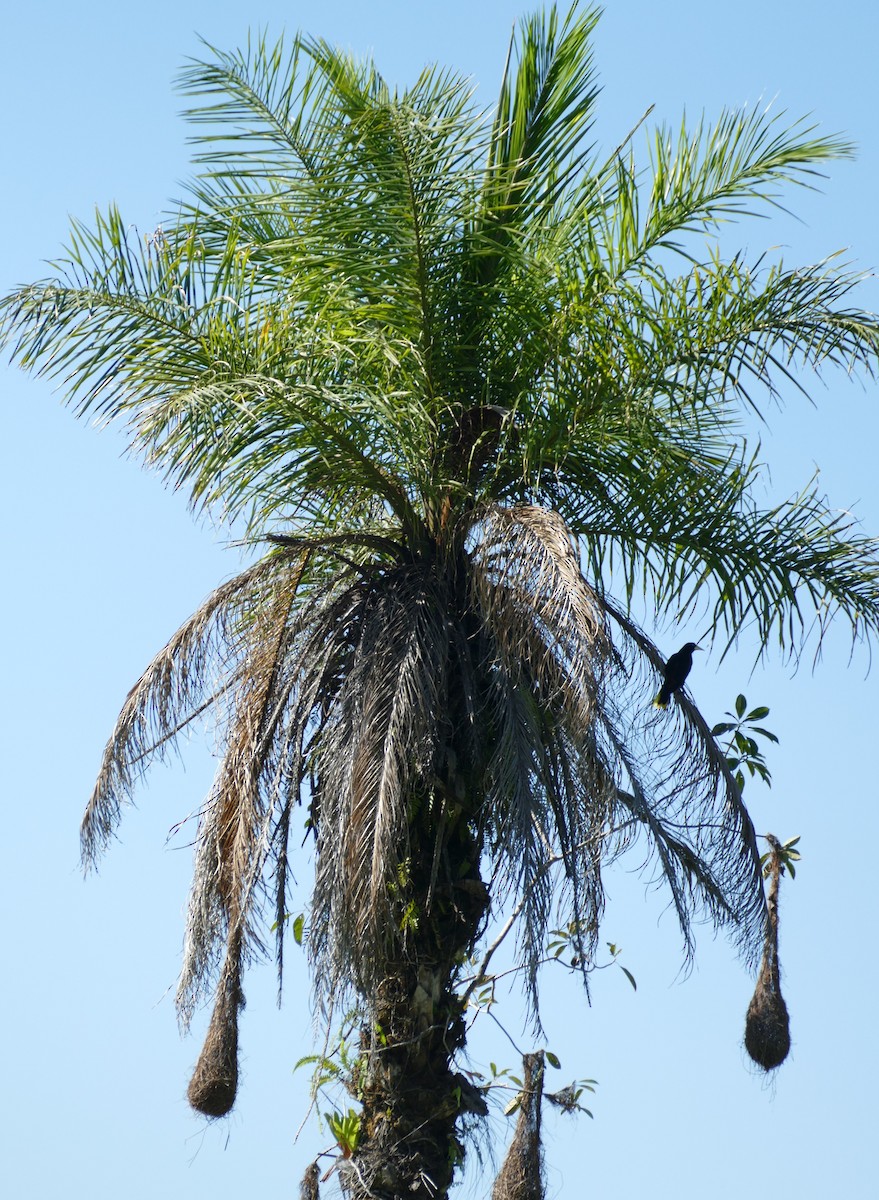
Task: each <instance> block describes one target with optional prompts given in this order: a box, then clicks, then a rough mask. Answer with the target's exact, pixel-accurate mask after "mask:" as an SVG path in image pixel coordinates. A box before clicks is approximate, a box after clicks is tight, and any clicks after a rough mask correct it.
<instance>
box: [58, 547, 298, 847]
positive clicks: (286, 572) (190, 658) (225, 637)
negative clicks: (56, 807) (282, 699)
mask: <svg viewBox="0 0 879 1200" xmlns="http://www.w3.org/2000/svg"><path fill="white" fill-rule="evenodd" d="M302 566H303V551H302V550H297V551H292V550H283V551H275V552H274V553H272V554H269V555H267V556H266V557H265V558H263V559H261V560H260V561H259V562H257V563H255V564H254V565H253V566H251V567H248V569H247V570H246V571H243V572H242V573H241V574H240V575H238V576H236V577H235V578H234V579H231V580H229V582H228V583H224V584H223V585H222V586H221V587H219V588H217V589H216V591H214V592H212V593H211V595H210V596H209V597H208V598H207V600H206V601H205V602H204V604H202V606H201V607H200V608H199V609H198V611H197V612H196V613H195V614H194V615H193V616H192V617H190V619H189V620H188V621H187V622H186V623H185V624H184V625H182V626H181V627H180V629H178V631H177V632H176V633H175V634H174V636H173V637H172V638H171V640H170V642H168V644H167V645H166V646H165V647H164V649H163V650H161V651H160V652H159V654H157V655H156V657H155V658H154V659H153V661H152V662H151V663H150V665H149V666H148V667H147V669H146V671H144V673H143V675H142V676H141V677H140V679H139V680H138V681H137V683H136V684H135V685H134V687H133V688H132V689H131V691H130V692H129V693H128V696H127V697H126V700H125V703H124V704H123V706H122V711H121V712H120V714H119V717H118V719H117V721H116V727H115V729H114V730H113V733H112V735H111V737H110V740H109V741H108V743H107V746H106V749H105V750H104V756H103V760H102V762H101V769H100V771H99V773H98V778H97V781H96V783H95V787H94V791H93V792H92V796H91V799H90V800H89V803H88V806H87V808H86V811H85V815H84V816H83V820H82V828H81V845H82V858H83V862H84V863H85V865H86V867H94V866H96V864H97V860H98V859H99V858H100V855H101V853H102V852H103V850H104V849H105V848H106V846H107V843H108V842H109V841H110V839H111V838H112V837H113V835H114V833H115V831H116V827H117V825H118V823H119V818H120V815H121V810H122V807H123V805H124V804H126V803H130V802H131V800H132V794H133V791H134V787H135V785H136V784H137V783H138V782H139V780H140V779H141V777H142V776H143V774H144V773H145V772H146V770H147V768H148V767H149V766H151V765H152V764H153V763H154V762H156V761H157V760H158V761H162V760H164V759H165V757H166V756H167V754H168V752H169V751H170V750H171V749H172V748H174V744H175V740H176V738H177V737H178V735H179V734H180V733H181V732H183V730H185V729H186V728H187V727H188V726H189V725H190V724H191V723H192V722H193V721H194V720H195V719H196V718H197V717H199V716H200V715H201V714H202V713H204V712H205V711H206V710H208V709H210V708H215V709H219V710H222V706H223V705H224V703H225V701H226V698H227V696H228V693H229V692H230V690H232V689H233V688H234V687H235V685H236V682H237V681H238V679H239V677H240V671H239V667H240V653H239V649H238V647H239V643H240V636H241V630H242V629H246V627H247V624H248V622H249V621H250V620H251V615H250V614H252V613H253V612H254V611H258V610H259V608H260V607H261V604H262V603H263V601H264V597H265V595H266V593H267V592H268V593H271V592H273V591H274V590H275V589H277V588H280V589H282V590H283V589H284V588H285V587H286V588H289V587H291V586H292V587H293V588H294V590H295V586H296V584H297V583H298V581H299V578H300V577H301V571H302Z"/></svg>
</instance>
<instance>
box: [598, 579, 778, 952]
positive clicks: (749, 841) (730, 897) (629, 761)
mask: <svg viewBox="0 0 879 1200" xmlns="http://www.w3.org/2000/svg"><path fill="white" fill-rule="evenodd" d="M602 605H603V607H604V611H605V612H606V613H607V615H608V617H609V618H610V620H611V621H612V622H613V623H614V625H615V626H616V627H617V632H616V636H615V639H614V640H615V645H616V647H617V651H618V653H619V655H620V661H621V664H622V669H621V671H620V672H619V674H618V675H617V676H616V677H615V679H614V686H613V688H612V689H610V688H609V689H608V690H607V692H606V693H605V703H604V705H603V707H602V711H601V722H600V731H599V741H600V742H601V743H602V745H603V746H604V747H605V748H606V752H607V753H608V755H609V756H610V759H611V761H612V762H613V764H614V765H613V771H614V777H615V780H616V785H617V798H618V802H619V803H618V810H617V811H618V816H617V824H618V827H619V828H621V829H622V830H623V831H624V836H623V838H622V839H621V842H620V848H621V849H625V848H627V847H628V846H629V845H630V844H632V843H633V842H635V840H636V839H637V836H638V835H639V834H643V835H644V836H645V838H646V841H647V844H648V847H649V851H650V856H651V857H655V861H656V862H657V863H658V868H659V874H660V876H661V877H662V878H664V880H665V882H666V884H667V885H668V886H669V888H670V891H671V897H672V904H673V907H674V910H675V914H676V916H677V918H678V922H679V924H680V927H681V931H682V933H683V935H684V940H685V945H686V949H687V953H688V955H689V954H691V953H692V949H693V942H692V922H693V919H694V917H695V916H697V915H698V914H699V913H700V912H702V913H704V914H705V915H707V917H708V919H709V920H710V921H711V922H712V923H713V924H714V925H715V927H719V928H726V929H727V930H728V932H729V933H730V935H731V936H732V938H733V940H734V941H735V942H736V943H737V945H738V946H739V948H740V950H741V952H742V953H743V955H744V957H745V959H746V960H747V961H749V962H753V961H756V959H757V957H758V955H759V953H760V950H761V948H762V944H763V928H764V922H765V916H766V907H765V902H764V898H763V885H762V875H761V870H760V856H759V852H758V850H757V841H756V835H755V833H754V827H753V824H752V822H751V818H750V816H749V814H748V810H747V809H746V807H745V805H744V802H743V800H742V797H741V793H740V791H739V789H738V787H737V785H736V782H735V780H734V779H733V777H732V775H731V773H730V771H729V768H728V766H727V763H726V758H725V756H724V754H723V752H722V751H721V749H720V747H719V746H718V745H717V742H716V741H715V739H714V737H713V736H712V734H711V731H710V728H709V727H708V725H707V723H706V722H705V720H704V718H703V717H702V715H701V713H700V712H699V710H698V709H697V708H696V706H695V705H694V704H693V702H692V701H691V700H690V699H689V698H688V697H687V695H686V694H685V693H681V694H680V695H679V699H678V703H677V704H676V705H675V707H674V710H673V711H671V710H670V711H668V712H659V711H658V710H656V709H655V708H653V706H652V704H651V702H650V698H651V697H652V695H653V694H654V693H655V689H656V679H657V675H659V674H661V672H662V669H663V666H664V659H663V656H662V654H661V653H660V651H659V650H658V648H657V647H656V646H655V645H654V644H653V643H652V642H651V641H650V639H649V638H648V637H647V636H646V634H644V633H643V631H642V630H640V629H639V628H638V627H637V625H636V624H635V623H634V621H632V620H631V618H629V617H627V616H626V615H625V614H624V613H623V612H622V611H621V610H620V609H618V608H617V607H616V606H615V605H614V604H613V603H612V602H611V601H610V600H609V598H608V597H607V596H602Z"/></svg>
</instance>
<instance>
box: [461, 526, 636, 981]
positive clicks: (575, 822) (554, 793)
mask: <svg viewBox="0 0 879 1200" xmlns="http://www.w3.org/2000/svg"><path fill="white" fill-rule="evenodd" d="M477 536H478V538H479V540H478V541H477V542H476V545H475V546H474V549H473V551H472V555H471V587H472V591H473V595H474V606H475V607H476V611H477V613H478V617H479V621H480V623H481V626H482V629H483V637H484V641H485V655H486V660H487V661H486V662H485V663H484V664H483V669H484V670H485V673H486V678H487V682H486V692H487V700H486V708H487V711H486V716H487V719H488V722H489V727H490V728H491V729H492V734H493V741H494V753H493V755H492V756H491V759H490V761H489V763H488V766H487V769H486V778H485V800H484V806H483V811H484V819H485V822H486V826H487V828H488V830H489V832H490V844H491V849H492V853H493V856H494V859H495V863H496V872H497V875H498V879H499V883H500V885H501V887H500V891H501V894H503V892H505V891H507V892H510V891H511V892H513V893H515V894H517V895H520V896H523V897H525V912H524V917H523V921H522V926H521V928H522V937H521V949H522V954H523V957H524V959H525V961H526V963H527V966H528V978H529V982H530V987H531V990H532V994H533V993H534V989H535V981H536V970H537V962H538V960H539V958H540V956H541V954H542V950H543V934H544V932H545V930H546V926H547V922H548V918H549V909H550V903H551V898H552V894H553V884H552V878H551V876H550V874H549V871H548V866H549V864H550V863H552V862H553V861H554V860H555V859H557V858H558V857H559V856H561V858H562V859H563V861H564V866H565V875H566V879H567V883H568V887H569V889H570V890H571V891H572V893H573V908H574V916H575V921H576V923H577V926H578V928H579V930H580V936H581V938H582V941H583V945H582V947H581V949H582V953H583V957H584V959H588V957H589V955H590V952H591V950H592V949H593V948H594V939H595V937H596V934H597V927H598V919H599V916H600V912H601V908H602V904H603V893H602V888H601V875H600V860H601V855H602V846H601V842H602V839H603V837H604V834H605V831H606V828H607V821H608V818H609V816H610V813H611V811H612V804H613V798H614V791H613V787H612V786H611V780H610V776H609V773H608V771H607V769H606V766H605V764H604V763H603V761H602V760H601V758H600V756H599V755H597V754H596V743H595V738H594V731H593V727H594V723H595V720H596V717H597V714H598V712H599V711H600V708H601V706H602V704H603V694H604V688H605V683H606V678H607V675H608V672H609V671H611V670H612V669H613V663H614V650H613V646H612V643H611V641H610V639H609V637H608V631H607V626H606V622H605V620H604V616H603V614H602V611H601V607H600V603H599V601H598V597H597V596H596V595H595V593H594V592H593V590H592V589H591V588H590V587H589V585H588V584H587V583H586V581H585V579H584V578H583V576H582V574H581V572H580V568H579V564H578V562H577V558H576V555H575V553H574V550H573V546H572V543H571V539H570V536H569V534H568V531H567V529H566V528H565V525H564V523H563V522H562V521H561V519H560V518H559V517H558V516H557V515H556V514H554V513H552V512H549V511H546V510H543V509H540V508H536V507H532V506H519V507H516V508H512V509H504V508H501V507H500V506H492V507H487V506H486V508H485V509H484V510H483V511H482V512H481V513H480V514H479V524H478V526H477Z"/></svg>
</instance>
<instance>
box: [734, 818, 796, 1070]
mask: <svg viewBox="0 0 879 1200" xmlns="http://www.w3.org/2000/svg"><path fill="white" fill-rule="evenodd" d="M767 840H768V842H769V845H770V847H771V854H770V858H769V865H768V878H769V889H768V891H767V893H766V944H765V947H764V950H763V961H762V963H761V964H760V973H759V974H758V976H757V987H756V989H755V991H754V995H753V996H752V998H751V1003H750V1004H749V1005H748V1012H747V1015H746V1017H745V1049H746V1050H747V1051H748V1054H749V1055H750V1056H751V1058H752V1059H753V1060H754V1062H755V1063H756V1064H757V1066H758V1067H762V1069H763V1070H764V1071H774V1070H775V1069H776V1067H780V1066H781V1064H782V1063H783V1062H784V1060H785V1059H786V1058H787V1056H788V1053H789V1052H790V1018H789V1017H788V1011H787V1005H786V1004H785V1002H784V997H783V996H782V994H781V973H780V970H779V964H778V887H779V881H780V879H781V846H780V844H779V842H778V840H777V839H776V838H774V837H772V835H771V834H769V835H767Z"/></svg>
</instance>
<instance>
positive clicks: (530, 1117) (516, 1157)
mask: <svg viewBox="0 0 879 1200" xmlns="http://www.w3.org/2000/svg"><path fill="white" fill-rule="evenodd" d="M522 1066H523V1069H524V1075H523V1080H522V1091H521V1092H520V1094H519V1119H518V1120H517V1122H516V1131H515V1133H514V1134H513V1140H512V1141H511V1142H510V1148H509V1150H508V1151H507V1156H506V1158H505V1159H504V1165H503V1166H502V1167H501V1169H500V1171H499V1173H498V1177H497V1179H496V1180H495V1181H494V1187H493V1188H492V1191H491V1200H543V1197H544V1194H545V1193H544V1187H543V1151H542V1148H541V1144H540V1114H541V1105H542V1102H543V1052H542V1051H539V1052H538V1053H537V1054H526V1055H525V1056H524V1058H523V1059H522Z"/></svg>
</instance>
